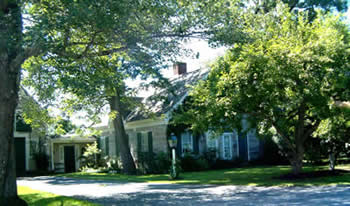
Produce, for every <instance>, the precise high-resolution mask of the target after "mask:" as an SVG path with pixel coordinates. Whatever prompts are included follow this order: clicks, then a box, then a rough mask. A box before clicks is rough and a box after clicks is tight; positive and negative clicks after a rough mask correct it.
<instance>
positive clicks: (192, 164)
mask: <svg viewBox="0 0 350 206" xmlns="http://www.w3.org/2000/svg"><path fill="white" fill-rule="evenodd" d="M181 168H182V169H183V171H185V172H193V171H203V170H207V169H209V162H208V160H207V159H205V158H204V157H195V156H193V155H191V154H185V155H184V157H183V158H182V159H181Z"/></svg>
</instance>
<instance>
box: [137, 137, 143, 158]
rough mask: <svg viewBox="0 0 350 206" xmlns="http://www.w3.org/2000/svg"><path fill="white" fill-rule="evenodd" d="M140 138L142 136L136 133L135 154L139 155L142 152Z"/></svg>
mask: <svg viewBox="0 0 350 206" xmlns="http://www.w3.org/2000/svg"><path fill="white" fill-rule="evenodd" d="M141 138H142V134H141V133H140V132H138V133H137V154H140V153H141V151H142V148H141V146H142V145H141Z"/></svg>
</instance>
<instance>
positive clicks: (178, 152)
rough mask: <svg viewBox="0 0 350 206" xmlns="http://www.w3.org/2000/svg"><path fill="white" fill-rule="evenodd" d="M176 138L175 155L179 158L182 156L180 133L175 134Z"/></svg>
mask: <svg viewBox="0 0 350 206" xmlns="http://www.w3.org/2000/svg"><path fill="white" fill-rule="evenodd" d="M175 135H176V138H177V147H176V150H177V155H178V156H181V155H182V138H181V133H178V134H175Z"/></svg>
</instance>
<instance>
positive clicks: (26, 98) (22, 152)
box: [14, 87, 48, 175]
mask: <svg viewBox="0 0 350 206" xmlns="http://www.w3.org/2000/svg"><path fill="white" fill-rule="evenodd" d="M25 105H27V106H28V105H31V106H37V107H39V105H38V104H37V103H36V102H35V100H34V99H33V98H32V97H31V96H30V95H29V94H28V92H27V91H26V90H25V89H24V88H22V87H21V88H20V90H19V104H18V106H17V108H16V112H15V117H16V123H15V125H14V144H15V156H16V174H17V175H23V174H25V173H26V172H31V171H35V170H36V169H37V165H36V161H35V155H36V154H37V153H38V152H39V151H42V152H44V153H47V152H48V150H47V147H45V144H46V139H45V137H42V135H41V132H42V131H41V130H46V128H40V129H33V128H32V127H31V126H30V125H29V124H26V123H25V122H24V120H23V118H22V113H23V109H24V107H25Z"/></svg>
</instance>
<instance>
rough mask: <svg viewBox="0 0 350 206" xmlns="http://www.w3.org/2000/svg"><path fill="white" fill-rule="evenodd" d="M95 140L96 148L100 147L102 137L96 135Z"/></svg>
mask: <svg viewBox="0 0 350 206" xmlns="http://www.w3.org/2000/svg"><path fill="white" fill-rule="evenodd" d="M96 142H97V148H98V149H101V143H102V137H98V138H97V141H96Z"/></svg>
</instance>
